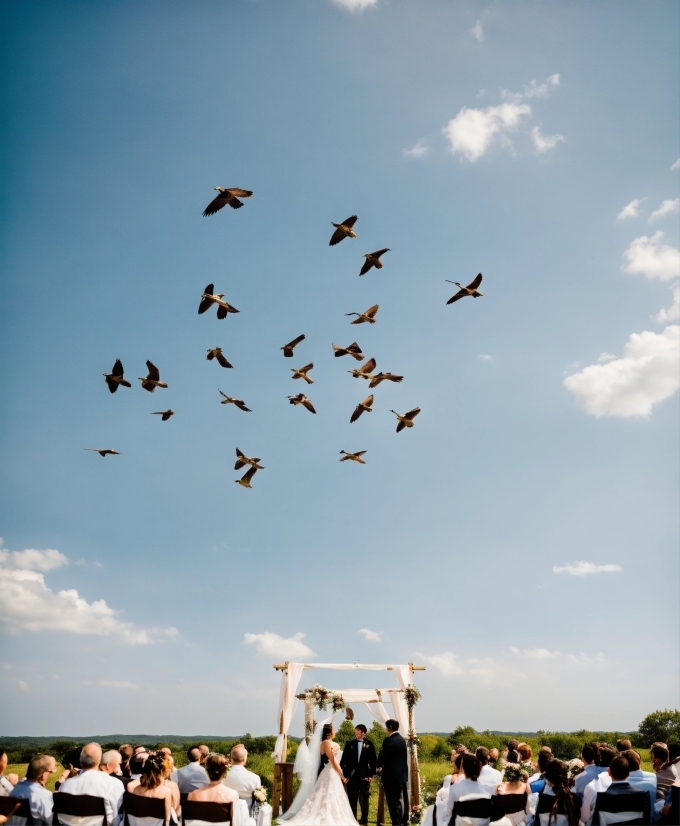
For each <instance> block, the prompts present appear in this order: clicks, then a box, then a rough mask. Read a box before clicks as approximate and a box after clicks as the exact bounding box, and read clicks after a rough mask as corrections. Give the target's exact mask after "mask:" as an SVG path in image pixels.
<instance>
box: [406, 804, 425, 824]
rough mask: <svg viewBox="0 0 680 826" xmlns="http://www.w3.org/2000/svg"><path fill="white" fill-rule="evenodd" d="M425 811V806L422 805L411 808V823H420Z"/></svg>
mask: <svg viewBox="0 0 680 826" xmlns="http://www.w3.org/2000/svg"><path fill="white" fill-rule="evenodd" d="M423 809H424V804H422V803H421V804H420V806H411V815H410V817H409V820H408V822H409V823H420V821H421V820H422V816H423Z"/></svg>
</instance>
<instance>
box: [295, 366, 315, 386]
mask: <svg viewBox="0 0 680 826" xmlns="http://www.w3.org/2000/svg"><path fill="white" fill-rule="evenodd" d="M313 367H314V362H311V361H310V363H309V364H305V366H304V367H300V368H299V369H298V370H294V369H293V368H291V372H292V373H293V375H292V377H291V378H294V379H304V380H305V381H306V382H307V384H314V379H310V378H309V376H308V375H307V373H308V372H309V371H310V370H311V369H312V368H313Z"/></svg>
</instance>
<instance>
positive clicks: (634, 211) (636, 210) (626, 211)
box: [616, 198, 644, 221]
mask: <svg viewBox="0 0 680 826" xmlns="http://www.w3.org/2000/svg"><path fill="white" fill-rule="evenodd" d="M643 201H644V198H633V200H632V201H631V202H630V203H629V204H626V206H625V207H624V208H623V209H622V210H621V212H619V213H618V214H617V216H616V220H617V221H625V220H626V218H637V216H638V215H639V214H640V204H641V203H642V202H643Z"/></svg>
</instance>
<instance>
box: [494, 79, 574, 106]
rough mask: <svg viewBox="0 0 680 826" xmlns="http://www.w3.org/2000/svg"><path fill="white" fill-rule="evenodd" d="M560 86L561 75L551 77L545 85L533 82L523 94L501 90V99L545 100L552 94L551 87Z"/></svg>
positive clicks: (517, 100)
mask: <svg viewBox="0 0 680 826" xmlns="http://www.w3.org/2000/svg"><path fill="white" fill-rule="evenodd" d="M559 85H560V76H559V75H550V77H549V78H548V79H547V80H546V82H545V83H539V82H538V81H537V80H532V81H531V83H529V85H528V86H525V87H524V90H523V91H522V92H509V91H508V90H507V89H502V90H501V97H503V98H504V99H505V100H513V101H515V102H519V101H520V100H523V99H524V98H545V97H548V95H549V94H550V87H551V86H559Z"/></svg>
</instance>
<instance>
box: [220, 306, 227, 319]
mask: <svg viewBox="0 0 680 826" xmlns="http://www.w3.org/2000/svg"><path fill="white" fill-rule="evenodd" d="M228 312H229V310H228V309H227V308H226V307H223V306H222V304H220V305H219V307H218V308H217V317H218V318H220V319H222V318H226V317H227V313H228Z"/></svg>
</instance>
